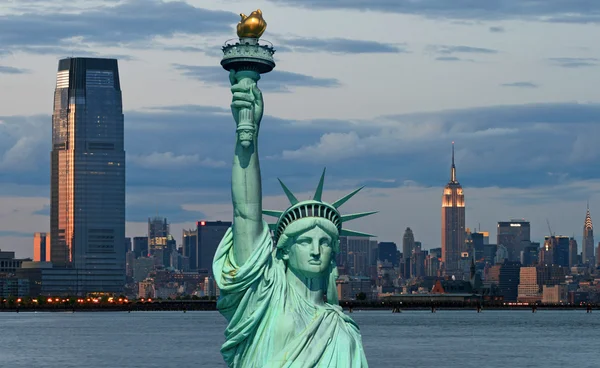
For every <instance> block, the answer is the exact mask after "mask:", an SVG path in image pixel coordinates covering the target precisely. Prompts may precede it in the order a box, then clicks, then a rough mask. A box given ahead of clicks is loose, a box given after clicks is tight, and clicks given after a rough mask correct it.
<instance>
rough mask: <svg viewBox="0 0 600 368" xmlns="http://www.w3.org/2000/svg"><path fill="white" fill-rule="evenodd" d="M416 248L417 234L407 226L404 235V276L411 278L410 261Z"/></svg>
mask: <svg viewBox="0 0 600 368" xmlns="http://www.w3.org/2000/svg"><path fill="white" fill-rule="evenodd" d="M414 249H415V235H414V234H413V231H412V230H411V229H410V227H407V228H406V230H405V231H404V236H403V237H402V259H403V261H402V267H401V268H402V277H404V278H405V279H408V278H410V263H411V256H412V252H413V250H414Z"/></svg>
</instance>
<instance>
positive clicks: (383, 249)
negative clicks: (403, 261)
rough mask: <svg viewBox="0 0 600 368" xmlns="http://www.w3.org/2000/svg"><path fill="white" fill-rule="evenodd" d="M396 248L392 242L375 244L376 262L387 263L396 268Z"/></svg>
mask: <svg viewBox="0 0 600 368" xmlns="http://www.w3.org/2000/svg"><path fill="white" fill-rule="evenodd" d="M397 253H398V247H397V246H396V243H394V242H379V244H377V260H378V261H381V262H385V261H388V262H390V263H391V264H392V266H394V267H398V257H397Z"/></svg>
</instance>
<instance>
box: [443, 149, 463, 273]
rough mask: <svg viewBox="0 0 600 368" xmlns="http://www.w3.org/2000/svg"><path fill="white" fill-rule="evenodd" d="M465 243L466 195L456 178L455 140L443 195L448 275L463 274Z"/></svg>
mask: <svg viewBox="0 0 600 368" xmlns="http://www.w3.org/2000/svg"><path fill="white" fill-rule="evenodd" d="M464 243H465V196H464V193H463V189H462V186H461V185H460V183H459V182H458V180H457V179H456V166H455V165H454V142H452V166H451V169H450V181H449V182H448V184H446V187H445V188H444V193H443V195H442V262H443V263H444V269H445V274H446V275H453V274H456V275H458V274H461V275H462V271H461V270H460V267H459V263H460V252H461V251H462V248H463V245H464Z"/></svg>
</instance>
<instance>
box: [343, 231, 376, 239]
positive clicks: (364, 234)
mask: <svg viewBox="0 0 600 368" xmlns="http://www.w3.org/2000/svg"><path fill="white" fill-rule="evenodd" d="M340 236H364V237H369V238H376V236H375V235H372V234H367V233H362V232H360V231H354V230H348V229H342V231H340Z"/></svg>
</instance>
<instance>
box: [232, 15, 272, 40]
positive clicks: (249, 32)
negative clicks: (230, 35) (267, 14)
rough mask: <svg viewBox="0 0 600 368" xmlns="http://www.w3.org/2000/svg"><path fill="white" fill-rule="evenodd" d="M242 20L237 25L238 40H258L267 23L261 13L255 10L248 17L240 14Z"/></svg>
mask: <svg viewBox="0 0 600 368" xmlns="http://www.w3.org/2000/svg"><path fill="white" fill-rule="evenodd" d="M240 17H242V20H241V21H240V22H239V23H238V25H237V34H238V37H239V38H260V36H262V34H263V33H264V32H265V30H266V29H267V22H265V20H264V19H263V17H262V11H260V9H257V10H256V11H253V12H252V13H251V14H250V16H246V15H245V14H243V13H242V14H240Z"/></svg>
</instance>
